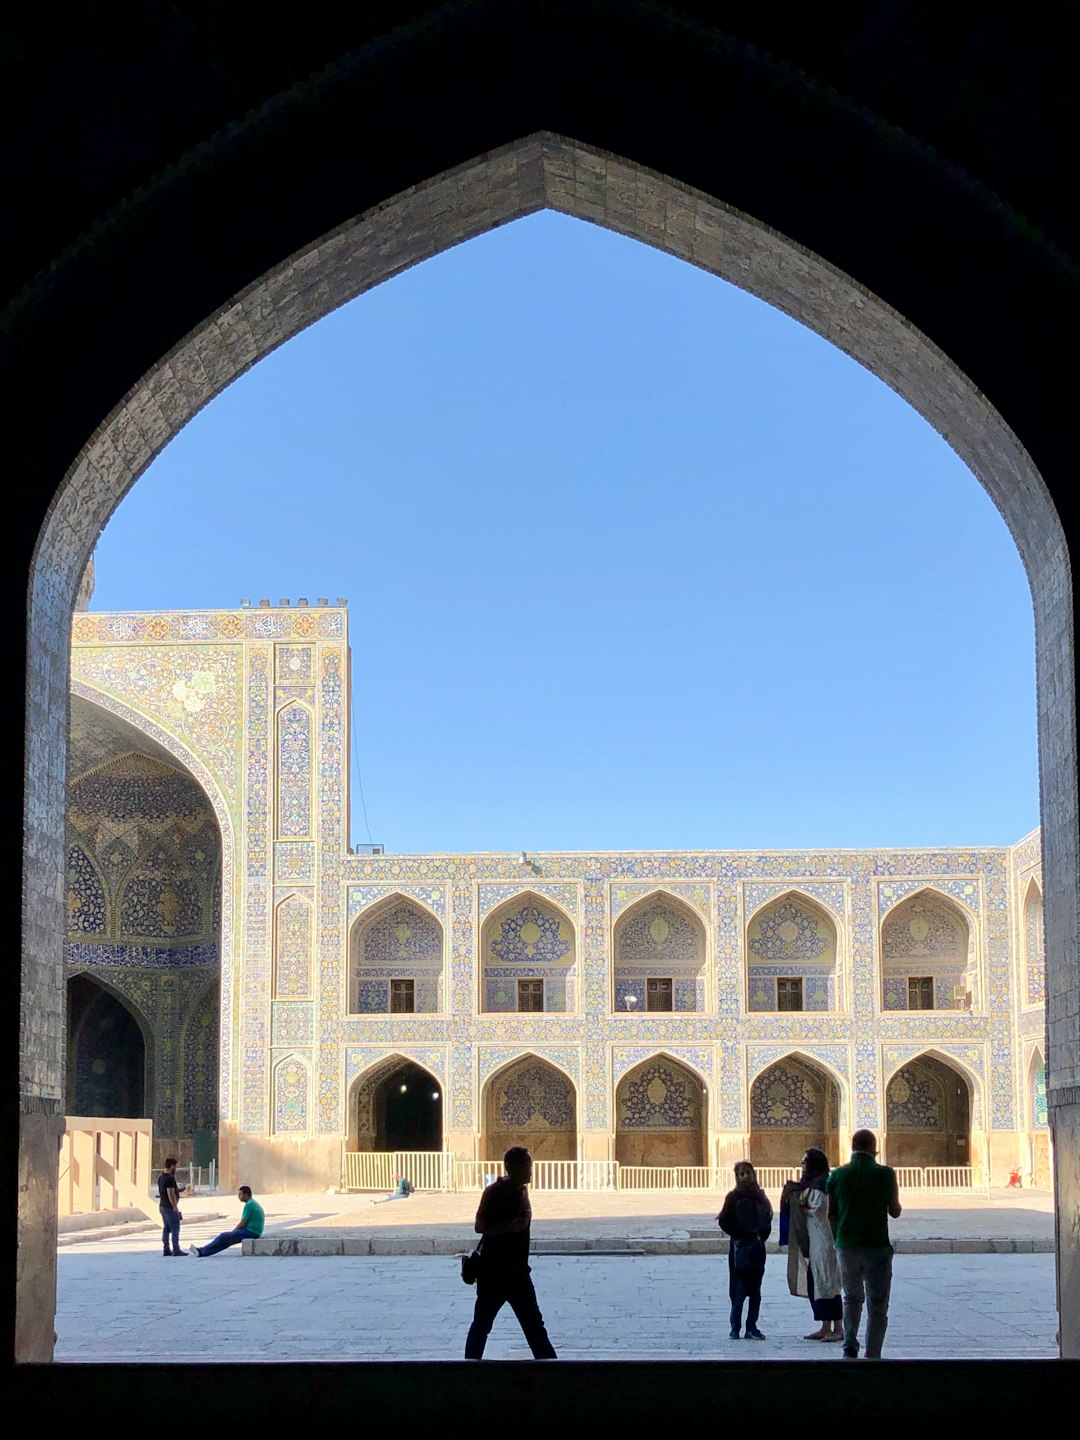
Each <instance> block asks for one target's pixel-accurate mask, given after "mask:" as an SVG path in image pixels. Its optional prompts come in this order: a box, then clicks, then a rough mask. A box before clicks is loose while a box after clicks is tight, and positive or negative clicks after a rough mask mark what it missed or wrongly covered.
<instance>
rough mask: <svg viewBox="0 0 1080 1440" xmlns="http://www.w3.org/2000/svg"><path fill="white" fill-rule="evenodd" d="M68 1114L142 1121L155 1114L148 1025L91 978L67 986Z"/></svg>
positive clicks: (77, 977)
mask: <svg viewBox="0 0 1080 1440" xmlns="http://www.w3.org/2000/svg"><path fill="white" fill-rule="evenodd" d="M67 1010H68V1043H67V1098H66V1105H67V1113H68V1114H69V1115H79V1116H91V1115H98V1116H103V1117H108V1118H123V1119H134V1120H139V1119H143V1118H146V1117H147V1116H149V1115H151V1114H152V1108H151V1105H152V1097H151V1095H150V1094H149V1093H148V1092H149V1091H150V1089H151V1085H150V1084H149V1083H148V1082H149V1080H150V1073H151V1072H150V1067H149V1065H148V1060H149V1058H150V1050H151V1046H150V1044H149V1043H148V1037H147V1034H146V1031H145V1029H144V1023H143V1022H142V1020H141V1019H140V1018H139V1017H138V1016H137V1015H136V1014H135V1012H134V1010H133V1009H132V1008H131V1007H130V1006H129V1005H127V1004H126V1003H125V1002H124V1001H123V1000H122V999H121V998H120V996H119V995H117V994H116V993H115V992H114V991H112V990H109V989H107V988H106V987H105V986H103V985H102V984H101V983H100V982H99V981H97V980H95V979H94V978H93V977H92V976H90V975H87V974H80V975H73V976H72V977H71V979H70V980H69V981H68V983H67Z"/></svg>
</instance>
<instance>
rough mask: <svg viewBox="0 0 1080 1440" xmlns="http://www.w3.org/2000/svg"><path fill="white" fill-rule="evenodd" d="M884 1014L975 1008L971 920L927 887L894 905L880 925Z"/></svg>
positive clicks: (976, 991) (976, 990)
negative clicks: (889, 1012) (887, 1011)
mask: <svg viewBox="0 0 1080 1440" xmlns="http://www.w3.org/2000/svg"><path fill="white" fill-rule="evenodd" d="M880 953H881V1005H882V1009H883V1010H970V1009H972V1008H975V1009H977V1008H978V996H979V984H978V980H979V976H978V964H977V959H976V954H977V952H976V936H975V925H974V920H973V917H972V916H971V915H970V914H969V912H968V911H966V910H965V909H964V908H963V906H961V905H959V904H958V903H957V902H956V901H955V900H953V899H952V898H951V897H950V896H948V895H945V894H943V893H942V892H941V891H940V890H935V889H933V888H932V887H929V886H928V887H927V888H925V889H922V890H917V891H916V892H915V894H914V895H909V896H908V897H907V899H905V900H901V901H899V903H898V904H896V905H894V906H893V907H892V908H891V909H890V910H889V911H887V912H886V914H885V916H884V918H883V919H882V922H881V946H880Z"/></svg>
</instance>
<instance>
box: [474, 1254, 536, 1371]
mask: <svg viewBox="0 0 1080 1440" xmlns="http://www.w3.org/2000/svg"><path fill="white" fill-rule="evenodd" d="M504 1305H509V1306H510V1308H511V1310H513V1312H514V1314H515V1315H516V1316H517V1320H518V1324H519V1325H520V1326H521V1329H522V1331H523V1333H524V1335H525V1339H526V1340H527V1341H528V1343H529V1349H530V1350H531V1351H532V1353H533V1359H534V1360H556V1359H558V1356H557V1355H556V1354H555V1349H554V1346H553V1345H552V1343H551V1341H550V1340H549V1339H548V1333H547V1330H546V1329H545V1328H544V1317H543V1316H542V1315H541V1314H540V1307H539V1305H537V1303H536V1291H535V1290H534V1289H533V1283H532V1280H531V1279H530V1277H529V1272H528V1270H519V1271H516V1272H510V1273H508V1274H505V1275H497V1274H496V1275H488V1276H486V1277H485V1276H483V1275H481V1276H480V1278H479V1279H478V1280H477V1282H476V1307H475V1309H474V1310H473V1322H472V1324H471V1325H470V1326H469V1335H468V1339H467V1340H466V1341H465V1359H466V1360H481V1359H483V1355H484V1346H485V1345H486V1344H487V1338H488V1336H489V1335H490V1334H491V1327H492V1325H494V1323H495V1316H496V1315H498V1313H499V1311H500V1310H501V1309H502V1307H503V1306H504Z"/></svg>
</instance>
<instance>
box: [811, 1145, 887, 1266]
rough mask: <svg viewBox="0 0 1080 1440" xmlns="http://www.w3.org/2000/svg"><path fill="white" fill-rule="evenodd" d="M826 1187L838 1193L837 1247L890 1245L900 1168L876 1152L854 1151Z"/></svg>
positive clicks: (850, 1248)
mask: <svg viewBox="0 0 1080 1440" xmlns="http://www.w3.org/2000/svg"><path fill="white" fill-rule="evenodd" d="M825 1188H826V1189H827V1190H828V1192H829V1194H830V1196H833V1195H835V1197H836V1210H837V1225H836V1248H837V1249H838V1250H853V1249H855V1248H856V1247H861V1246H878V1245H888V1243H889V1205H890V1203H891V1201H892V1198H893V1196H894V1195H895V1194H896V1171H895V1170H891V1169H890V1168H889V1166H888V1165H879V1164H878V1163H877V1161H876V1160H875V1159H874V1157H873V1156H872V1155H852V1157H851V1164H850V1165H838V1166H837V1167H836V1169H835V1170H834V1171H833V1172H832V1174H831V1175H830V1176H829V1178H828V1181H827V1182H826V1186H825Z"/></svg>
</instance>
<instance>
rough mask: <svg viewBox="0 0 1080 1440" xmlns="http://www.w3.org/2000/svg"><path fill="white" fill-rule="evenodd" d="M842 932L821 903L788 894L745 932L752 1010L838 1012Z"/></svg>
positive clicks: (762, 911)
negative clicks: (840, 934) (840, 933)
mask: <svg viewBox="0 0 1080 1440" xmlns="http://www.w3.org/2000/svg"><path fill="white" fill-rule="evenodd" d="M839 953H840V945H839V932H838V930H837V926H836V921H835V920H834V918H833V916H832V915H831V914H830V913H829V912H828V911H827V910H826V909H825V907H824V906H823V905H819V904H818V903H817V901H815V900H812V899H810V897H809V896H807V895H803V894H802V893H801V892H800V891H797V890H789V891H788V892H787V893H786V894H784V895H778V896H777V897H776V899H774V900H770V901H768V903H767V904H765V905H763V906H761V908H760V909H759V910H756V911H755V912H754V914H753V915H751V917H750V919H749V921H748V922H747V926H746V1004H747V1009H748V1010H757V1011H788V1010H796V1011H797V1010H839V1009H841V1008H842V1007H841V1003H840V989H841V983H840V968H839Z"/></svg>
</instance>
